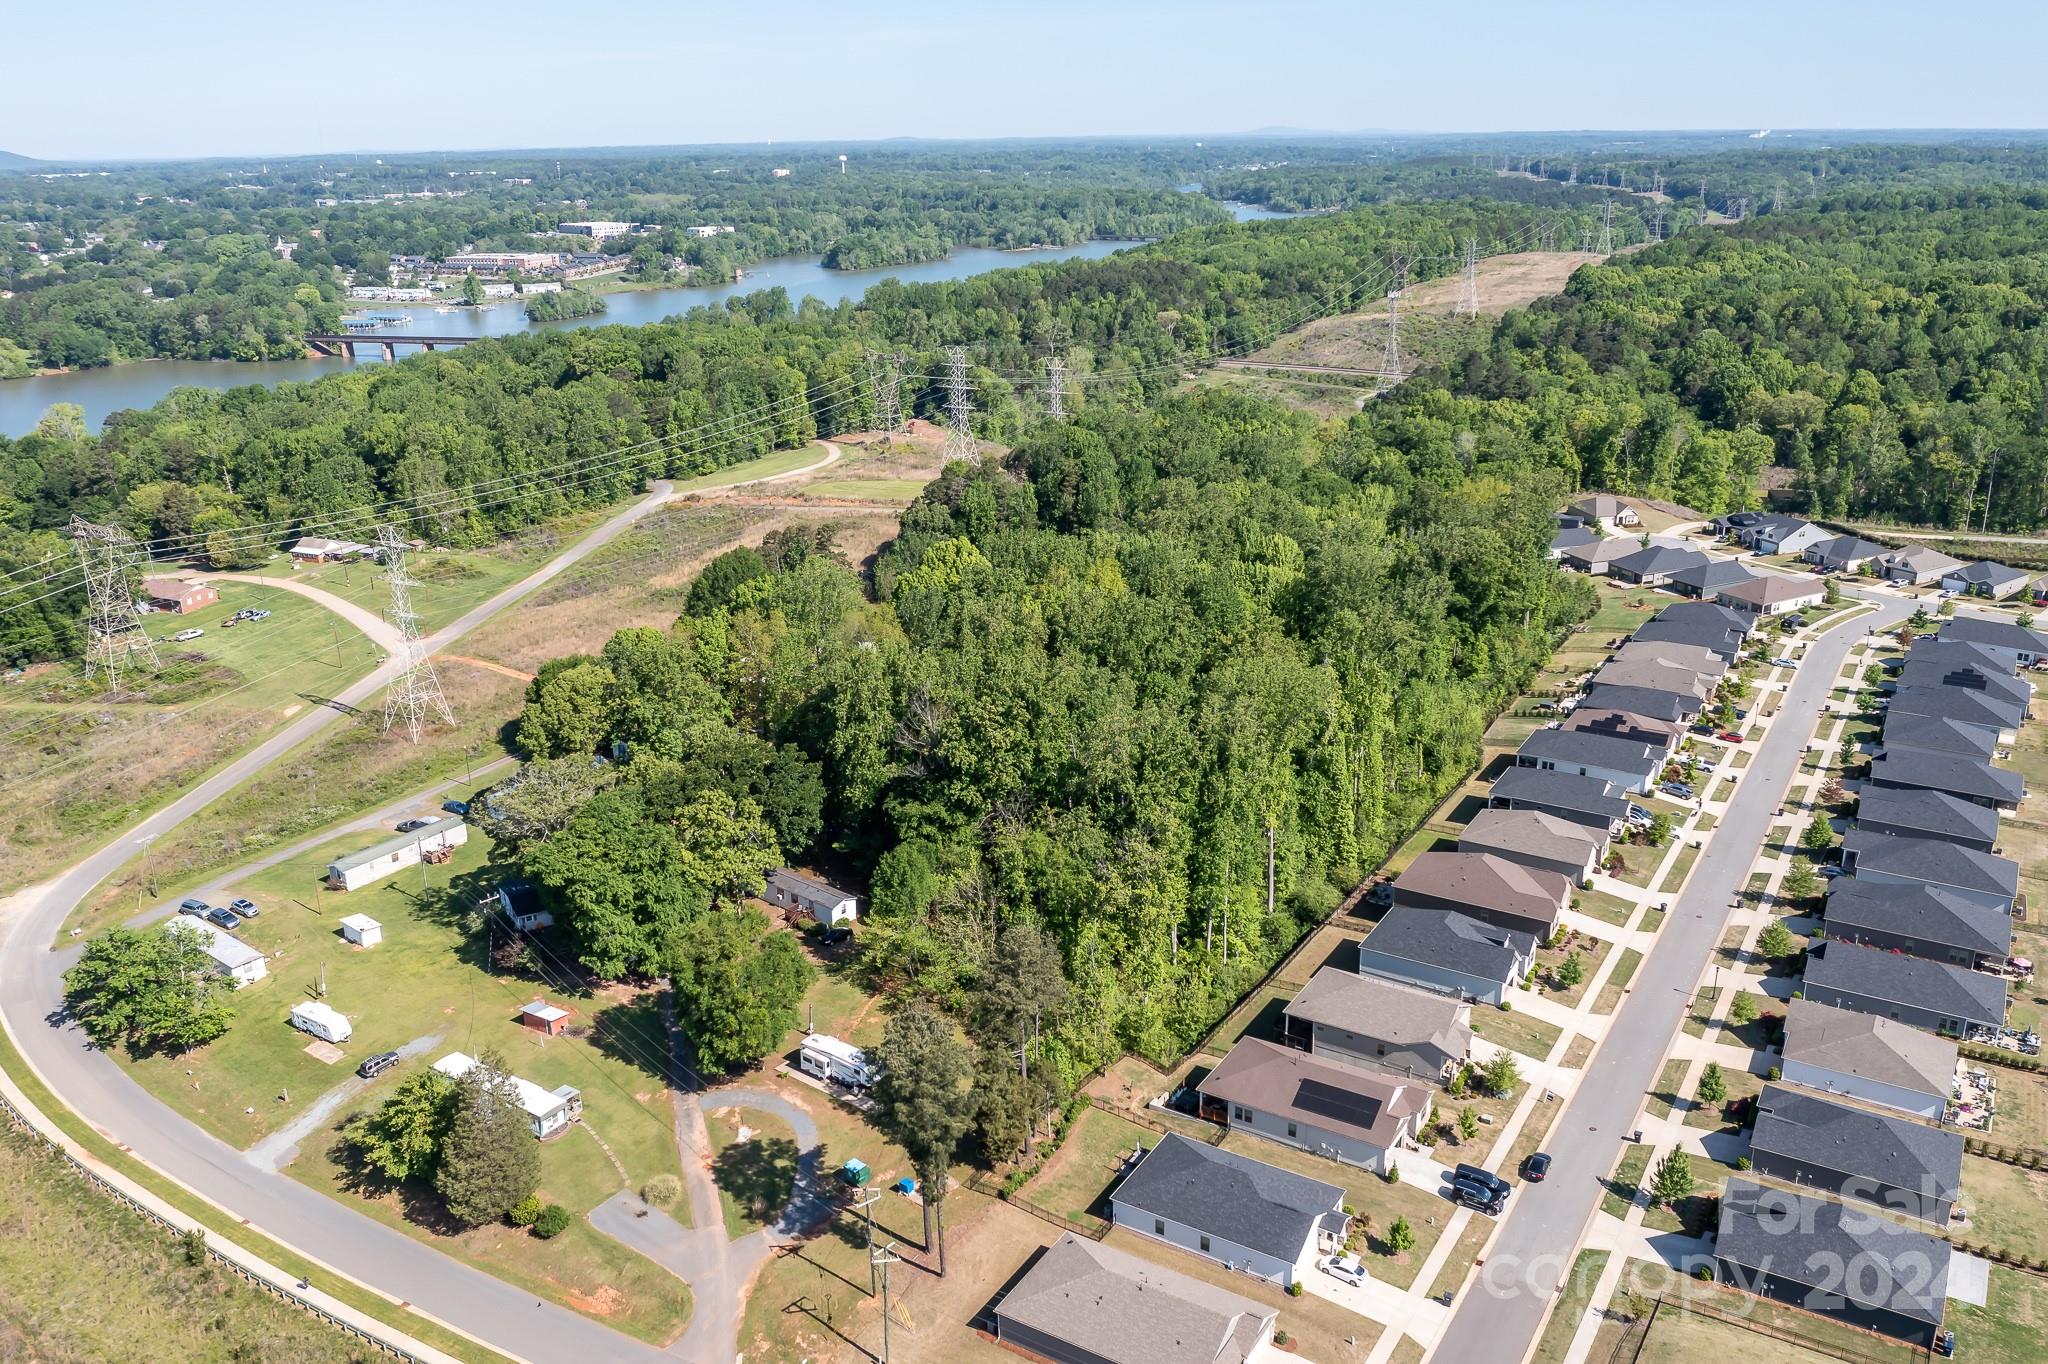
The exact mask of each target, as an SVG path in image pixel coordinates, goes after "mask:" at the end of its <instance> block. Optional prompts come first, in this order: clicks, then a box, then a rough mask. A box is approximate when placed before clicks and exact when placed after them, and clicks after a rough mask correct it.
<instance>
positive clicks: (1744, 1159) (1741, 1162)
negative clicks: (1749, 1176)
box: [1735, 1156, 1749, 1170]
mask: <svg viewBox="0 0 2048 1364" xmlns="http://www.w3.org/2000/svg"><path fill="white" fill-rule="evenodd" d="M1735 1168H1736V1169H1738V1170H1747V1169H1748V1168H1749V1157H1748V1156H1737V1157H1736V1158H1735Z"/></svg>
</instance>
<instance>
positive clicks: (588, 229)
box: [555, 220, 640, 242]
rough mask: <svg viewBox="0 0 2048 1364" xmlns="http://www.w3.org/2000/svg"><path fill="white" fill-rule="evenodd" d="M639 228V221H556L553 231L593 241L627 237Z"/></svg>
mask: <svg viewBox="0 0 2048 1364" xmlns="http://www.w3.org/2000/svg"><path fill="white" fill-rule="evenodd" d="M639 230H640V224H639V223H607V222H594V221H588V220H586V221H582V222H573V223H556V224H555V231H557V232H560V233H563V234H565V235H568V236H572V237H589V238H591V239H592V240H593V241H600V242H604V241H610V240H611V239H612V238H613V237H628V236H631V235H632V234H633V233H635V232H638V231H639Z"/></svg>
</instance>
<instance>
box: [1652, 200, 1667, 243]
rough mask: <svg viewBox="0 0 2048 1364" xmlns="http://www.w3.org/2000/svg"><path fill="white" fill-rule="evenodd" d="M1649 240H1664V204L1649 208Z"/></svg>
mask: <svg viewBox="0 0 2048 1364" xmlns="http://www.w3.org/2000/svg"><path fill="white" fill-rule="evenodd" d="M1650 240H1651V241H1653V242H1661V241H1663V240H1664V205H1662V204H1659V205H1657V207H1655V208H1654V209H1652V210H1650Z"/></svg>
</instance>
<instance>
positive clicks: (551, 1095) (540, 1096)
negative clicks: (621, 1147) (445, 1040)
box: [434, 1051, 583, 1140]
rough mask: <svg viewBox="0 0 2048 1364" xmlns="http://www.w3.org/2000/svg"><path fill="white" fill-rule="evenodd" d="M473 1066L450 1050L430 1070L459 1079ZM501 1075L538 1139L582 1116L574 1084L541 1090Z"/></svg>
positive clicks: (580, 1099)
mask: <svg viewBox="0 0 2048 1364" xmlns="http://www.w3.org/2000/svg"><path fill="white" fill-rule="evenodd" d="M475 1065H476V1058H474V1057H472V1056H468V1055H465V1054H464V1053H462V1052H459V1051H451V1052H449V1053H448V1054H447V1055H446V1056H444V1057H442V1058H441V1059H440V1060H438V1061H436V1062H434V1069H435V1070H438V1071H440V1072H441V1073H442V1074H443V1075H445V1076H447V1077H448V1078H449V1079H451V1080H460V1079H461V1078H462V1077H463V1076H465V1075H467V1074H469V1072H470V1070H471V1069H472V1068H474V1067H475ZM505 1078H506V1079H507V1080H508V1081H509V1082H510V1083H511V1085H512V1089H513V1093H514V1096H515V1097H516V1098H517V1100H518V1102H519V1106H520V1107H521V1108H522V1109H524V1110H526V1116H527V1118H528V1119H530V1120H531V1122H532V1124H533V1135H534V1136H535V1137H536V1138H538V1139H541V1140H546V1139H547V1138H548V1137H552V1136H553V1135H554V1134H555V1133H557V1132H559V1131H561V1130H562V1129H563V1128H565V1127H567V1126H568V1125H569V1124H570V1123H572V1122H575V1121H576V1120H577V1119H578V1118H580V1117H582V1116H583V1092H582V1091H581V1090H579V1089H577V1088H576V1087H575V1086H574V1085H561V1086H559V1087H557V1088H555V1089H542V1088H541V1087H540V1086H539V1085H537V1084H535V1083H534V1082H533V1081H531V1080H522V1079H520V1078H519V1077H518V1076H517V1075H508V1076H506V1077H505Z"/></svg>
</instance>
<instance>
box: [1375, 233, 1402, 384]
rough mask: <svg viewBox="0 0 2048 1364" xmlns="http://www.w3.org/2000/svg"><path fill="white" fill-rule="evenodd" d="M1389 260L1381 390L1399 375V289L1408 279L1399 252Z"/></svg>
mask: <svg viewBox="0 0 2048 1364" xmlns="http://www.w3.org/2000/svg"><path fill="white" fill-rule="evenodd" d="M1391 260H1392V268H1393V275H1392V278H1391V280H1390V281H1389V287H1388V289H1387V344H1386V348H1385V349H1384V350H1383V351H1382V352H1381V353H1380V384H1381V388H1382V391H1384V390H1385V389H1386V388H1389V387H1391V386H1392V385H1393V384H1394V383H1395V382H1397V381H1398V380H1399V379H1400V376H1401V289H1402V286H1403V285H1405V284H1406V283H1407V281H1408V276H1407V269H1408V263H1407V261H1405V260H1403V259H1402V257H1401V253H1400V252H1399V251H1395V252H1394V253H1393V254H1392V257H1391Z"/></svg>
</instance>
